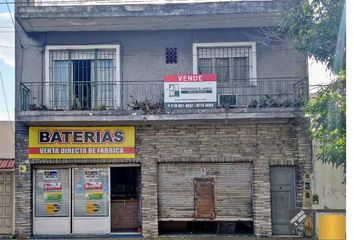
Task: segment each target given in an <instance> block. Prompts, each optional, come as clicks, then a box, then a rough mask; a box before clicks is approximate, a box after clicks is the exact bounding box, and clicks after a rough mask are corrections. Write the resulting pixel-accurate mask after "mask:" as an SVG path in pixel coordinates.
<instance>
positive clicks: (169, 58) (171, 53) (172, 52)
mask: <svg viewBox="0 0 354 240" xmlns="http://www.w3.org/2000/svg"><path fill="white" fill-rule="evenodd" d="M176 63H177V48H166V64H176Z"/></svg>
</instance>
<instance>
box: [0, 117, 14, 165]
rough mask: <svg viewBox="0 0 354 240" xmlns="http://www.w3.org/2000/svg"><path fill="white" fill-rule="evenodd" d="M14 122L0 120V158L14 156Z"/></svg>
mask: <svg viewBox="0 0 354 240" xmlns="http://www.w3.org/2000/svg"><path fill="white" fill-rule="evenodd" d="M14 134H15V123H14V122H9V121H0V159H7V158H15V135H14Z"/></svg>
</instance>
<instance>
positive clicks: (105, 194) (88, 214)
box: [33, 167, 111, 235]
mask: <svg viewBox="0 0 354 240" xmlns="http://www.w3.org/2000/svg"><path fill="white" fill-rule="evenodd" d="M109 174H110V171H109V168H108V167H100V168H96V167H76V168H50V169H35V170H34V174H33V194H34V196H33V209H34V210H33V234H34V235H36V234H37V235H61V234H108V233H110V232H111V229H110V227H111V225H110V220H111V217H110V185H109V183H110V180H109V179H110V176H109ZM92 226H94V227H92Z"/></svg>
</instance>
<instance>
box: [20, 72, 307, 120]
mask: <svg viewBox="0 0 354 240" xmlns="http://www.w3.org/2000/svg"><path fill="white" fill-rule="evenodd" d="M247 82H248V83H252V84H245V81H233V82H232V83H230V82H228V83H218V84H217V96H218V100H217V104H216V107H211V108H192V109H187V108H183V109H171V108H168V107H167V106H166V105H165V104H164V84H163V81H162V80H161V81H159V82H157V81H155V82H103V83H98V82H77V83H70V84H68V83H57V84H53V83H44V84H43V83H40V82H26V83H21V91H20V98H21V101H20V103H21V105H20V106H19V108H20V109H21V111H20V112H19V117H20V118H22V120H25V121H32V120H33V121H48V120H49V119H53V120H58V119H56V118H57V117H59V118H60V119H63V120H64V119H65V118H67V119H70V117H69V116H72V117H75V118H79V120H82V119H84V118H90V117H94V116H96V117H98V116H109V117H110V118H111V119H115V120H120V119H121V120H125V121H128V120H133V119H135V120H137V121H138V120H144V119H145V120H146V119H147V116H148V117H150V118H151V117H152V118H154V119H157V118H158V119H161V118H163V116H167V115H168V116H169V117H168V118H172V119H175V118H176V117H177V118H181V117H182V118H183V116H187V117H189V118H191V119H194V118H195V116H196V115H197V114H204V115H205V116H202V118H204V117H205V119H209V118H210V117H215V118H221V119H222V118H223V116H222V115H223V114H227V115H228V116H231V115H234V116H237V115H239V116H241V115H242V114H241V113H247V114H251V115H249V116H250V117H251V118H252V116H253V117H256V115H257V114H258V115H257V116H263V115H262V113H268V114H269V116H268V117H269V118H275V117H276V116H278V115H277V114H276V113H281V116H284V117H285V118H288V117H291V116H292V115H291V114H290V115H289V114H287V115H284V113H295V112H296V114H297V116H298V115H299V114H300V115H301V114H302V113H301V109H300V107H302V106H303V105H304V104H305V102H306V101H307V98H308V94H307V93H308V82H307V79H304V78H277V79H274V78H273V79H270V78H262V79H260V78H258V79H256V80H255V79H254V80H252V81H251V82H250V81H247ZM208 114H209V117H208ZM210 114H211V115H210ZM230 114H231V115H230ZM240 114H241V115H240ZM259 114H261V115H259ZM83 116H84V118H83ZM153 116H155V117H153ZM46 117H47V118H46ZM76 121H77V120H76Z"/></svg>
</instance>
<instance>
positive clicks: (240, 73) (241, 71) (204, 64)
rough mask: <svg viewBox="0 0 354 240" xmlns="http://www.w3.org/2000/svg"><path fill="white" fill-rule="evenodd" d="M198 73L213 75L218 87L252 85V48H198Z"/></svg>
mask: <svg viewBox="0 0 354 240" xmlns="http://www.w3.org/2000/svg"><path fill="white" fill-rule="evenodd" d="M197 54H198V73H199V74H206V73H214V74H216V75H217V80H218V85H227V84H231V85H232V86H247V85H253V81H252V79H251V76H252V71H253V68H252V67H253V66H252V47H198V51H197Z"/></svg>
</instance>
